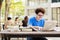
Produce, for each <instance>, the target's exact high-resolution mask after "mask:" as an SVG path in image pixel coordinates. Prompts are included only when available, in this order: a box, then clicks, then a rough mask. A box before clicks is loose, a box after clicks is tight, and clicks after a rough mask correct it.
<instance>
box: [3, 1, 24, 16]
mask: <svg viewBox="0 0 60 40" xmlns="http://www.w3.org/2000/svg"><path fill="white" fill-rule="evenodd" d="M9 14H12V15H13V16H20V15H24V5H23V2H22V0H20V1H18V2H14V0H10V4H9ZM2 15H5V1H4V2H3V5H2Z"/></svg>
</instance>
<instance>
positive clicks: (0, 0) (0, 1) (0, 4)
mask: <svg viewBox="0 0 60 40" xmlns="http://www.w3.org/2000/svg"><path fill="white" fill-rule="evenodd" d="M2 2H3V0H0V31H1V6H2Z"/></svg>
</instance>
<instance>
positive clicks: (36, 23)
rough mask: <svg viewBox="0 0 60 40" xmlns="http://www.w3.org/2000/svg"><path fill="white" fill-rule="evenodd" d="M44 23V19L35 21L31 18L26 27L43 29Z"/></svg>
mask: <svg viewBox="0 0 60 40" xmlns="http://www.w3.org/2000/svg"><path fill="white" fill-rule="evenodd" d="M44 23H45V20H44V19H41V20H39V21H37V20H36V18H35V17H32V18H30V19H29V20H28V25H31V26H39V27H44Z"/></svg>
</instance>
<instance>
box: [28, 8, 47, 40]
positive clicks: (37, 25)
mask: <svg viewBox="0 0 60 40" xmlns="http://www.w3.org/2000/svg"><path fill="white" fill-rule="evenodd" d="M35 13H36V16H35V17H32V18H30V19H29V20H28V25H29V26H31V27H32V28H34V29H37V31H39V30H42V29H43V27H44V24H45V19H44V18H43V16H44V14H45V9H44V8H37V9H36V10H35ZM27 40H47V39H46V38H45V37H27Z"/></svg>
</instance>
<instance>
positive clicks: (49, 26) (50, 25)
mask: <svg viewBox="0 0 60 40" xmlns="http://www.w3.org/2000/svg"><path fill="white" fill-rule="evenodd" d="M56 24H57V21H45V25H44V28H43V29H44V30H53V28H55V27H56Z"/></svg>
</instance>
